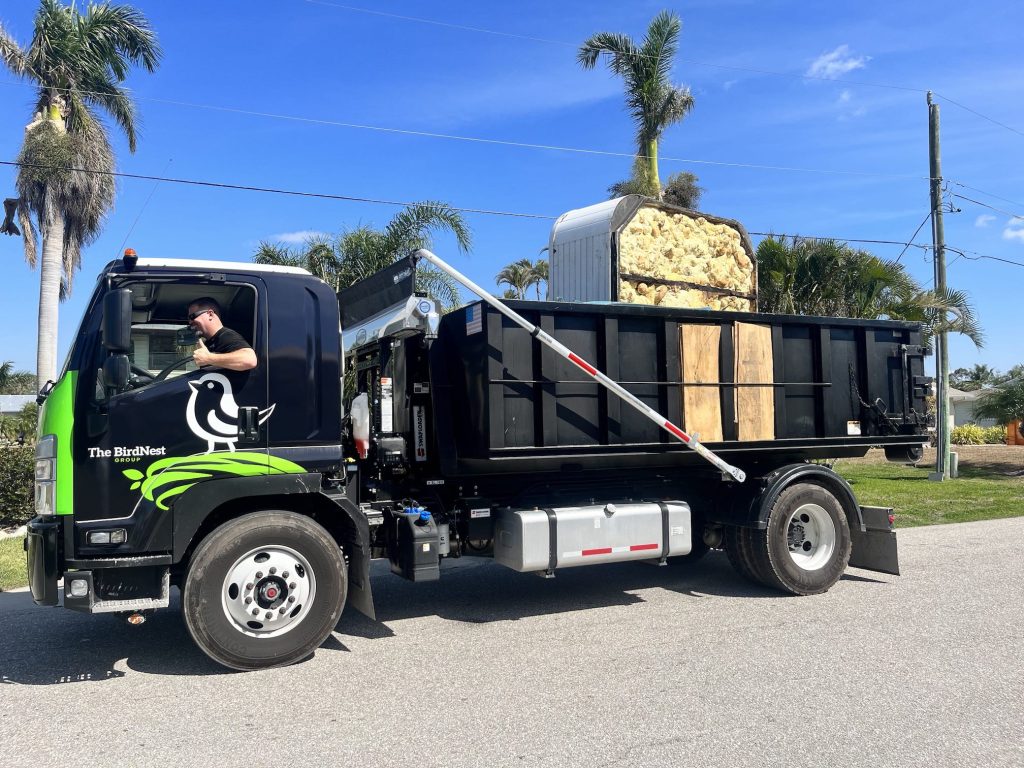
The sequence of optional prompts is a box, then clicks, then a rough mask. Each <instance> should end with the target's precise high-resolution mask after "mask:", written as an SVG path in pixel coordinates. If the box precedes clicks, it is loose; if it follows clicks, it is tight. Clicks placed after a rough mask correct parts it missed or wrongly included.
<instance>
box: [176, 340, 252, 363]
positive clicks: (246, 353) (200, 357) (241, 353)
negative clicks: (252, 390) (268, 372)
mask: <svg viewBox="0 0 1024 768" xmlns="http://www.w3.org/2000/svg"><path fill="white" fill-rule="evenodd" d="M192 359H193V360H194V361H195V363H196V365H198V366H199V367H202V366H204V365H212V366H216V367H217V368H227V369H228V370H229V371H249V370H252V369H253V368H255V367H256V353H255V352H254V351H253V349H252V347H245V348H244V349H236V350H235V351H234V352H211V351H210V350H208V349H207V348H206V344H204V343H203V340H202V339H200V340H199V344H198V345H197V346H196V351H195V352H193V353H192Z"/></svg>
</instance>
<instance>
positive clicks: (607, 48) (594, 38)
mask: <svg viewBox="0 0 1024 768" xmlns="http://www.w3.org/2000/svg"><path fill="white" fill-rule="evenodd" d="M602 53H605V54H608V69H610V70H611V71H612V72H614V73H615V74H616V75H620V76H621V75H625V74H626V73H627V72H628V71H629V63H630V60H631V59H635V58H636V55H637V54H638V53H639V51H637V48H636V45H635V44H634V43H633V41H632V40H631V39H630V38H629V36H628V35H623V34H620V33H618V32H598V33H597V34H596V35H591V36H590V37H589V38H587V39H586V40H585V41H584V42H583V44H582V45H581V46H580V48H579V50H578V51H577V52H576V61H577V62H579V65H580V66H581V67H583V68H584V69H593V68H594V67H595V66H597V61H598V59H599V58H600V57H601V54H602Z"/></svg>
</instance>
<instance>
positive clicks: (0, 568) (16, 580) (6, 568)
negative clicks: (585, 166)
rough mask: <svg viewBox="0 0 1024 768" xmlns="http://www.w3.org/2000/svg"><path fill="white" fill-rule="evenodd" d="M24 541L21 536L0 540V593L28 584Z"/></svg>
mask: <svg viewBox="0 0 1024 768" xmlns="http://www.w3.org/2000/svg"><path fill="white" fill-rule="evenodd" d="M24 541H25V540H24V539H23V538H22V537H21V536H15V537H14V538H13V539H2V540H0V592H3V591H4V590H5V589H14V588H15V587H24V586H25V585H26V584H28V577H27V575H26V573H25V550H24V549H23V547H24V544H23V542H24Z"/></svg>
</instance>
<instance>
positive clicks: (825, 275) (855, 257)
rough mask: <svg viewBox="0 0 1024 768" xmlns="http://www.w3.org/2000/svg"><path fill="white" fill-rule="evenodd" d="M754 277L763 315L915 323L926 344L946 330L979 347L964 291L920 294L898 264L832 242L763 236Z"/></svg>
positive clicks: (979, 336) (980, 337)
mask: <svg viewBox="0 0 1024 768" xmlns="http://www.w3.org/2000/svg"><path fill="white" fill-rule="evenodd" d="M757 275H758V293H759V296H758V307H759V309H760V310H761V311H762V312H780V313H785V314H801V315H820V316H823V317H856V318H866V319H874V318H880V317H885V318H890V319H893V320H914V321H917V322H921V323H923V324H924V327H925V338H926V340H927V339H928V338H930V337H931V336H932V335H934V334H937V333H942V332H950V333H960V334H963V335H965V336H967V337H968V338H969V339H971V341H973V342H974V343H975V345H977V346H979V347H980V346H981V345H982V343H983V339H984V335H983V333H982V330H981V327H980V326H979V325H978V322H977V320H976V318H975V315H974V310H973V308H972V306H971V304H970V300H969V298H968V296H967V295H966V294H965V293H963V292H962V291H955V290H949V289H947V290H946V291H945V292H942V293H938V292H936V291H928V290H923V289H922V288H921V287H920V286H919V285H918V284H917V282H916V281H915V280H914V279H913V278H912V277H911V276H910V274H909V273H908V272H907V271H906V269H905V268H904V267H903V265H902V264H899V263H897V262H894V261H884V260H882V259H879V258H878V257H877V256H875V255H873V254H871V253H868V252H867V251H861V250H855V249H853V248H850V247H849V246H847V245H845V244H842V243H838V242H836V241H834V240H813V239H803V238H794V239H793V240H788V239H787V238H774V237H769V238H766V239H765V240H763V241H761V244H760V245H758V248H757Z"/></svg>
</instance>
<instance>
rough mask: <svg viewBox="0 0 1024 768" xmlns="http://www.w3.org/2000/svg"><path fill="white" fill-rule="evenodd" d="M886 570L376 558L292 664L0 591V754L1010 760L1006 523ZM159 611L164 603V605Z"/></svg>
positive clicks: (303, 761)
mask: <svg viewBox="0 0 1024 768" xmlns="http://www.w3.org/2000/svg"><path fill="white" fill-rule="evenodd" d="M899 535H900V547H901V559H902V567H903V570H904V575H903V576H902V577H890V576H878V575H875V574H871V573H868V572H865V571H856V570H851V571H850V572H849V573H848V574H847V575H846V577H845V578H844V579H843V580H842V581H841V582H840V583H839V584H837V585H836V586H835V587H834V588H833V589H832V590H831V591H830V592H828V593H827V594H825V595H821V596H818V597H808V598H794V597H786V596H781V595H777V594H775V593H772V592H769V591H767V590H764V589H760V588H756V587H753V586H750V585H748V584H746V583H745V582H743V581H742V580H740V578H739V577H738V576H735V575H734V574H733V573H732V571H731V570H730V568H729V566H728V564H727V563H726V561H725V558H724V557H722V556H720V555H719V554H718V553H712V554H711V555H709V556H708V557H707V558H705V560H704V561H703V562H702V563H701V564H700V565H699V566H698V567H697V568H696V569H693V570H685V569H680V568H674V567H669V568H655V567H651V566H646V565H642V564H623V565H615V566H606V567H601V568H583V569H578V570H575V571H572V570H570V571H560V572H559V576H558V577H557V578H556V579H553V580H544V579H541V578H538V577H536V576H532V575H525V574H517V573H513V572H511V571H507V570H505V569H502V568H500V567H499V566H496V565H494V564H493V563H491V562H490V561H486V560H477V559H470V558H464V559H462V560H457V561H452V562H449V563H446V566H447V567H446V569H445V575H444V577H443V578H442V580H441V581H440V582H437V583H434V584H411V583H408V582H404V581H402V580H400V579H398V577H394V576H391V575H390V574H389V573H387V571H386V568H383V567H382V568H378V569H375V573H374V582H373V583H374V590H375V595H376V599H377V604H378V607H379V618H380V621H379V622H371V621H369V620H367V619H365V618H363V617H362V616H360V615H359V614H356V613H354V612H352V611H347V612H346V613H345V615H344V616H343V617H342V620H341V623H340V625H339V629H338V632H337V634H335V635H334V636H333V637H332V638H331V639H330V640H329V641H328V644H327V645H326V646H325V647H323V648H321V649H320V650H319V651H318V652H317V653H316V655H315V656H314V657H313V658H311V659H310V660H308V661H306V662H304V663H302V664H299V665H297V666H294V667H290V668H287V669H279V670H268V671H263V672H254V673H231V672H226V671H224V670H222V669H221V668H220V667H218V666H216V665H214V664H213V663H212V662H209V661H207V660H206V658H205V657H204V656H203V655H201V653H200V652H199V651H198V650H197V649H196V648H195V647H194V646H193V645H192V643H191V640H190V639H189V637H188V635H187V633H186V631H185V628H184V625H183V624H182V621H181V618H180V614H179V613H178V612H177V611H176V610H168V611H162V612H158V613H157V614H155V615H154V616H153V617H151V618H150V620H149V621H147V622H146V623H145V624H144V625H142V626H141V627H131V626H128V625H127V624H126V623H125V622H124V621H123V620H121V619H117V618H115V617H103V616H96V617H90V616H80V615H77V614H74V613H71V612H69V611H65V610H63V609H45V608H36V607H35V606H33V605H31V601H30V600H29V599H28V596H27V595H26V594H24V593H14V594H0V651H2V654H0V680H2V684H0V762H2V764H3V765H4V766H8V767H13V766H22V765H24V766H40V765H56V764H63V765H82V766H108V765H116V766H139V765H170V764H174V765H180V766H192V765H196V766H204V767H210V766H220V765H247V766H250V765H251V766H307V765H320V764H328V763H334V764H338V765H350V766H405V765H409V766H417V767H418V768H419V767H421V766H473V767H474V768H477V767H480V766H559V765H574V766H580V765H582V766H587V768H597V767H598V766H606V765H636V766H684V765H695V766H697V765H700V766H710V765H721V766H730V767H735V766H767V765H787V766H814V767H815V768H817V767H819V766H842V767H843V768H847V767H849V766H871V767H872V768H878V767H879V766H886V767H887V766H923V765H929V766H932V765H948V766H957V767H958V768H959V767H960V766H985V768H995V766H1022V765H1024V671H1022V669H1024V629H1022V625H1024V622H1022V618H1021V617H1022V615H1024V607H1022V602H1024V576H1022V563H1024V518H1020V519H1014V520H1004V521H993V522H984V523H971V524H964V525H956V526H936V527H931V528H917V529H911V530H905V531H901V532H900V534H899ZM174 605H175V607H176V606H177V603H176V602H175V604H174Z"/></svg>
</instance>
